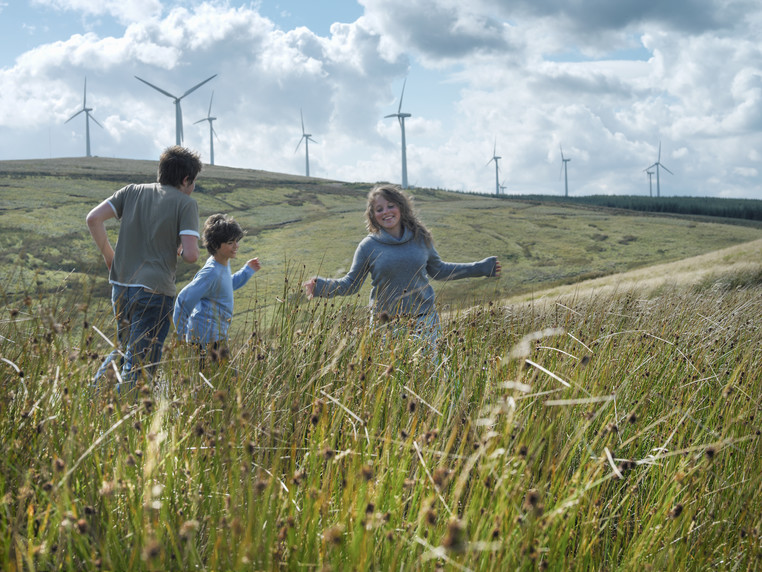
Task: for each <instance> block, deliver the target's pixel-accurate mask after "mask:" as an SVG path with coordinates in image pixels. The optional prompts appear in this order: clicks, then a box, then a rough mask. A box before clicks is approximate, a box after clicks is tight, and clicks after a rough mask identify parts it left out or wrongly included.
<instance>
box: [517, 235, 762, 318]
mask: <svg viewBox="0 0 762 572" xmlns="http://www.w3.org/2000/svg"><path fill="white" fill-rule="evenodd" d="M760 271H762V239H758V240H753V241H751V242H744V243H742V244H737V245H734V246H730V247H728V248H723V249H721V250H716V251H713V252H707V253H706V254H701V255H699V256H693V257H691V258H685V259H683V260H678V261H676V262H668V263H664V264H656V265H654V266H647V267H645V268H638V269H635V270H630V271H627V272H621V273H619V274H612V275H610V276H603V277H601V278H593V279H590V280H584V281H582V282H578V283H576V284H569V285H564V286H558V287H555V288H549V289H547V290H542V291H538V292H534V293H527V294H521V295H518V296H512V297H510V298H507V299H505V300H504V303H505V304H509V305H510V304H521V303H524V302H529V301H532V302H534V303H536V302H538V301H542V300H546V301H550V300H556V299H558V298H562V297H566V296H575V297H579V296H587V295H590V294H593V293H595V294H604V293H610V292H615V291H619V290H630V289H634V288H637V289H639V290H652V289H655V288H658V287H660V286H666V285H677V286H689V285H692V284H698V283H700V282H702V281H703V280H706V279H709V278H711V277H712V276H717V277H718V278H719V277H721V276H723V275H732V274H737V273H743V272H760Z"/></svg>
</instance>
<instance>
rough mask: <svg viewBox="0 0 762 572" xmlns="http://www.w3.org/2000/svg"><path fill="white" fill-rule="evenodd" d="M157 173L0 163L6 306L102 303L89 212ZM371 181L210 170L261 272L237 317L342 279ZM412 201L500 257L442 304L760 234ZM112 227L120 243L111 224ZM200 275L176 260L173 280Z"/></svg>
mask: <svg viewBox="0 0 762 572" xmlns="http://www.w3.org/2000/svg"><path fill="white" fill-rule="evenodd" d="M156 166H157V163H156V162H155V161H130V160H119V159H104V158H97V157H95V158H78V159H50V160H39V161H3V162H0V205H1V206H0V252H1V253H2V254H1V255H0V268H2V270H3V272H2V275H3V277H4V278H3V279H2V282H1V283H0V288H1V289H2V292H3V293H4V294H5V296H6V300H7V301H8V302H9V303H10V302H11V301H13V300H14V299H18V298H19V297H23V296H25V295H28V294H33V295H35V296H51V295H55V296H60V295H61V293H62V292H65V291H71V292H75V293H84V292H93V293H94V294H95V295H96V298H98V299H105V298H106V297H107V295H108V292H109V288H108V284H107V281H106V270H105V267H104V266H103V264H102V262H101V260H100V257H99V255H98V252H97V250H96V248H95V246H94V245H93V244H92V241H91V239H90V237H89V234H88V233H87V230H86V227H85V224H84V217H85V214H86V213H87V212H88V210H89V209H90V208H92V207H93V206H94V205H96V204H97V203H98V202H100V201H101V200H103V199H104V198H106V197H108V196H109V195H110V194H111V193H113V192H114V191H115V190H116V189H118V188H119V187H121V186H122V185H124V184H126V183H130V182H148V181H152V180H154V179H155V171H156ZM369 187H370V184H367V183H341V182H335V181H328V180H322V179H315V178H306V177H302V176H296V175H282V174H276V173H269V172H266V171H256V170H248V169H234V168H228V167H218V166H208V167H206V168H205V169H204V171H203V172H202V174H201V176H200V178H199V182H198V186H197V190H196V192H195V193H194V197H195V198H196V200H197V201H198V203H199V208H200V214H201V217H202V219H203V218H205V217H206V216H208V215H209V214H212V213H214V212H227V213H229V214H232V215H233V216H235V217H236V219H237V220H239V222H240V223H241V224H242V226H243V227H244V228H245V229H247V230H248V236H247V237H246V238H245V239H244V241H243V242H242V245H241V249H240V251H239V259H240V260H239V262H241V263H243V262H244V261H245V260H246V259H248V258H250V257H252V256H258V257H259V258H260V260H261V262H262V265H263V269H262V271H261V272H260V273H259V274H258V275H257V277H256V278H255V280H254V281H253V282H252V283H251V284H250V285H248V286H247V287H246V288H247V289H246V290H244V291H243V292H241V293H240V294H239V297H238V299H239V300H240V301H239V302H238V303H237V312H238V314H242V313H247V312H248V311H250V309H251V308H253V307H258V308H260V309H261V310H264V311H265V313H266V314H268V315H270V314H271V313H272V309H273V308H274V307H275V306H276V305H277V304H278V303H279V302H278V301H277V300H278V299H281V300H282V299H283V296H284V295H285V296H288V295H297V294H298V284H299V283H300V282H301V280H302V278H304V277H306V276H309V275H314V274H321V275H324V276H329V277H336V276H340V275H342V273H343V272H344V271H346V269H348V268H349V265H350V264H351V260H352V255H353V254H354V249H355V247H356V245H357V243H358V242H359V240H360V239H361V238H362V237H363V236H364V235H365V229H364V223H363V217H362V211H363V209H364V203H365V194H366V193H367V191H368V189H369ZM411 193H412V195H413V196H414V198H415V202H416V205H417V207H418V209H419V211H420V213H421V216H422V218H423V220H424V221H425V222H426V224H427V225H428V226H429V227H430V228H431V230H432V232H433V234H434V238H435V242H436V245H437V248H438V250H439V252H440V254H441V255H442V257H443V258H444V259H445V260H448V261H455V262H461V261H471V260H478V259H481V258H483V257H485V256H488V255H496V256H498V257H499V258H500V260H501V261H502V263H503V268H504V272H503V276H502V277H501V278H500V279H499V280H484V279H476V280H466V281H456V282H452V283H446V284H441V283H436V284H435V288H436V289H437V290H438V296H439V300H440V302H441V303H442V305H443V306H444V307H445V308H446V307H447V306H448V305H452V306H460V305H463V304H470V303H472V302H473V301H474V300H482V299H493V300H495V299H502V298H505V297H507V296H512V295H517V294H522V293H527V292H529V293H531V292H535V291H539V290H542V289H544V288H547V287H550V286H557V285H561V284H570V283H575V282H578V281H580V280H583V279H587V278H595V277H600V276H607V275H611V274H615V273H618V272H623V271H626V270H630V269H633V268H642V267H646V266H650V265H653V264H658V263H665V262H669V261H676V260H681V259H684V258H688V257H691V256H696V255H699V254H702V253H705V252H708V251H712V250H717V249H720V248H724V247H727V246H731V245H734V244H738V243H742V242H747V241H751V240H754V239H757V238H759V237H760V235H761V233H760V228H759V226H760V225H759V224H758V223H751V224H752V225H754V224H756V226H738V225H734V224H729V222H732V221H728V220H727V219H723V220H722V223H715V222H706V221H696V220H692V219H690V218H680V217H675V216H661V215H655V214H653V213H642V212H634V211H627V210H622V209H611V208H605V207H591V206H589V205H576V204H562V203H558V202H541V201H537V200H521V199H519V198H510V199H505V198H496V197H491V196H484V195H467V194H460V193H452V192H446V191H440V190H429V189H415V190H413V191H411ZM747 224H748V223H747ZM109 228H110V232H112V237H113V239H114V240H115V236H116V229H117V223H116V222H112V223H110V226H109ZM197 268H198V265H187V264H182V263H181V264H180V265H179V268H178V285H179V286H182V285H184V284H185V283H186V282H187V281H188V280H190V278H191V277H192V276H193V274H194V273H195V271H196V270H197ZM287 279H288V282H286V280H287ZM368 291H369V285H368V284H366V285H365V286H364V288H363V290H362V291H361V293H360V295H359V298H360V300H362V301H363V302H364V301H365V300H367V296H368ZM344 302H345V301H342V303H344ZM349 302H354V300H350V301H349ZM234 326H235V322H234Z"/></svg>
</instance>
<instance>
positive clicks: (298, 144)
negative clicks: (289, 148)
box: [294, 135, 304, 153]
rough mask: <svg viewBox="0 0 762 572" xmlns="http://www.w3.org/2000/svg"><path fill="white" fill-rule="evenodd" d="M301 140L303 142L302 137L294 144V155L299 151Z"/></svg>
mask: <svg viewBox="0 0 762 572" xmlns="http://www.w3.org/2000/svg"><path fill="white" fill-rule="evenodd" d="M303 140H304V135H302V136H301V138H300V139H299V143H297V144H296V149H294V153H296V152H297V151H298V150H299V147H301V145H302V141H303Z"/></svg>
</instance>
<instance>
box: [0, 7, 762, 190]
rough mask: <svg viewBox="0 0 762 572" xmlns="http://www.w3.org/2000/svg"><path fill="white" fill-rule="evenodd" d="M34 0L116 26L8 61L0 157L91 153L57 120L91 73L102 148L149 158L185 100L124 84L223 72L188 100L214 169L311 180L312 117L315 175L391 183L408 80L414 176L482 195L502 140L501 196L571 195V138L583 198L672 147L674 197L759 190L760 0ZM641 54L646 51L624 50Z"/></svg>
mask: <svg viewBox="0 0 762 572" xmlns="http://www.w3.org/2000/svg"><path fill="white" fill-rule="evenodd" d="M36 1H37V3H38V4H40V5H45V6H47V7H49V8H55V9H59V10H68V11H75V12H78V13H79V14H81V15H82V16H83V17H102V18H114V19H116V20H118V21H119V22H123V24H124V25H123V26H122V27H121V30H122V32H121V33H119V34H114V35H112V36H101V35H98V34H97V33H95V32H94V31H90V32H87V31H86V29H83V30H82V33H79V34H74V35H69V36H66V37H62V38H60V39H59V41H56V42H51V43H47V44H42V45H39V46H37V47H36V48H35V49H32V50H29V51H26V52H25V53H20V54H18V57H17V59H16V62H15V65H14V66H13V67H10V68H1V69H0V83H2V85H3V86H4V89H3V90H2V91H0V128H1V129H2V131H0V137H2V138H4V139H5V138H8V139H9V140H10V139H12V140H13V141H14V145H12V146H11V145H7V144H3V145H0V158H2V159H6V158H21V157H20V155H23V156H41V155H43V156H44V155H47V153H41V152H40V150H41V149H43V148H44V149H47V150H48V152H49V153H50V154H53V155H77V154H80V153H81V150H82V149H83V148H84V142H83V137H84V133H83V131H84V129H83V128H82V127H83V126H81V125H80V124H79V123H78V121H79V118H77V119H76V120H74V121H72V122H70V123H68V124H66V126H65V127H64V126H63V122H64V121H65V120H66V119H68V118H69V117H70V116H71V115H72V114H73V113H74V112H76V110H77V109H79V108H80V107H81V102H82V82H83V80H84V78H85V76H86V77H87V78H88V105H90V106H92V107H93V108H94V111H93V113H94V115H95V117H96V118H98V120H99V121H100V122H101V123H102V124H103V125H104V127H105V129H103V130H101V129H98V128H97V127H96V128H93V129H92V130H91V137H92V139H93V141H92V147H93V152H94V153H96V154H101V155H106V156H122V157H128V158H142V159H153V158H155V157H156V156H157V155H158V153H159V151H160V150H161V148H162V147H163V146H165V145H167V144H170V143H173V142H174V107H173V104H172V101H171V100H170V99H169V98H168V97H166V96H164V95H162V94H160V93H157V92H155V91H154V90H152V89H151V88H150V87H148V86H145V85H144V84H141V83H140V82H138V81H137V80H135V78H134V77H133V76H135V75H138V76H140V77H142V78H144V79H146V80H147V81H149V82H151V83H154V84H156V85H158V86H160V87H162V89H165V90H167V91H169V92H170V93H175V94H178V95H179V94H182V93H183V92H184V91H185V90H187V89H188V88H189V87H191V86H192V85H194V84H196V83H198V82H200V81H202V80H203V79H205V78H207V77H209V76H210V75H212V74H218V75H217V77H216V78H215V79H214V80H212V81H211V82H209V84H207V85H205V86H203V87H202V88H200V89H199V90H198V91H196V92H194V93H192V94H190V95H189V96H188V97H187V98H185V99H183V102H182V109H183V115H184V118H185V121H184V126H185V135H186V144H188V145H190V146H193V147H196V148H198V149H200V150H201V151H202V153H204V154H205V153H206V151H207V149H208V146H209V142H208V124H206V123H202V124H200V125H193V122H194V121H196V120H198V119H201V118H203V117H205V116H206V113H207V110H208V104H209V98H210V96H211V93H212V90H214V94H215V95H214V108H213V114H214V115H215V116H216V117H217V118H218V119H217V121H216V122H215V129H216V130H217V132H218V134H219V137H220V140H219V142H217V141H215V155H216V159H217V161H218V163H221V164H227V165H231V166H238V167H252V168H259V169H267V170H273V171H279V170H280V171H286V172H294V173H300V172H302V171H303V168H304V161H303V155H302V151H303V149H300V150H299V153H294V148H295V147H296V144H297V142H298V140H299V136H300V134H301V125H300V116H299V110H300V109H301V110H302V111H303V113H304V118H305V124H306V128H307V130H308V131H309V132H311V133H312V134H313V137H314V138H315V139H316V140H317V141H318V143H317V144H315V145H314V146H310V156H311V159H312V164H313V165H312V169H311V171H312V174H314V175H316V176H321V177H328V178H339V179H344V180H352V181H360V180H365V181H376V180H381V179H388V180H393V181H398V180H399V172H400V164H399V161H400V149H399V145H400V142H399V125H398V123H397V122H396V121H395V120H392V119H383V116H384V115H388V114H389V113H393V112H395V111H396V109H397V105H398V99H397V98H398V97H399V90H400V88H401V84H402V79H403V78H405V77H407V79H408V83H407V88H406V93H405V100H404V108H405V109H404V111H407V112H409V113H411V114H412V117H411V118H410V119H408V120H407V122H406V130H407V140H408V172H409V179H410V182H411V183H414V184H418V185H425V186H433V187H444V188H454V189H463V190H480V191H485V192H491V191H492V190H493V189H494V168H493V167H488V166H486V164H487V161H488V160H489V159H490V157H491V156H492V151H493V145H495V141H497V153H498V155H500V156H501V157H502V159H501V162H500V169H501V180H502V181H503V182H504V183H505V184H506V185H507V187H508V190H509V192H562V184H563V183H562V181H561V180H559V170H560V164H561V163H560V154H559V145H563V147H564V152H565V153H566V154H567V155H568V156H569V157H571V158H572V161H571V162H570V163H569V165H568V167H569V187H570V192H571V193H572V194H589V193H601V192H610V193H646V192H648V181H647V177H646V175H645V173H644V169H645V167H646V166H648V165H650V164H651V163H653V161H654V160H655V159H656V156H657V153H658V146H659V143H660V142H661V144H662V158H663V160H664V163H665V164H666V165H667V166H668V167H669V168H670V170H672V171H673V172H674V173H675V175H674V176H668V177H667V179H666V180H664V181H662V191H664V192H667V193H668V194H669V193H682V194H696V193H702V194H715V193H717V194H718V193H720V192H722V193H725V194H732V195H734V196H758V195H759V194H760V192H762V181H761V180H760V176H759V174H758V167H757V164H758V162H759V157H760V156H762V48H760V46H759V42H758V38H757V34H758V32H757V29H758V24H762V8H761V7H759V6H757V5H756V4H755V3H752V2H746V1H741V0H730V1H725V2H719V0H718V1H716V2H714V1H710V2H705V1H702V2H699V1H698V0H681V1H677V0H676V1H675V2H672V3H670V6H669V7H666V6H662V4H663V3H662V2H657V1H656V0H647V1H645V2H644V1H643V0H638V1H635V0H623V1H622V2H620V3H616V9H614V7H613V6H614V5H612V4H610V3H609V2H608V1H607V0H606V1H604V0H580V1H579V2H576V3H574V4H573V5H572V4H569V3H567V2H563V3H562V2H561V1H560V0H545V1H538V0H531V1H530V0H518V1H517V2H512V3H505V2H503V1H498V0H472V1H471V2H461V1H456V0H436V1H434V0H404V1H403V0H362V2H361V3H362V4H363V6H364V7H365V15H364V16H362V17H361V18H359V19H358V20H356V21H354V22H348V23H347V22H345V23H335V24H333V26H332V27H331V32H330V34H329V35H328V36H319V35H317V34H316V33H315V32H313V31H311V30H309V29H308V28H305V27H300V28H296V29H291V30H283V29H280V28H279V27H278V26H276V25H275V24H274V23H273V22H271V21H270V20H268V19H267V18H265V17H263V16H262V15H261V14H260V13H259V12H258V11H257V9H256V5H243V6H235V5H230V4H229V3H223V2H193V3H190V4H185V3H184V4H182V5H181V4H180V3H176V4H175V3H172V4H171V5H170V4H168V3H161V2H159V1H158V0H156V1H152V0H144V1H137V0H136V1H132V2H130V1H124V2H111V1H107V2H105V3H91V2H89V1H87V2H85V1H84V0H70V1H68V2H66V1H64V0H36ZM572 6H573V7H574V9H572ZM0 9H2V8H1V7H0ZM138 14H139V17H138ZM633 48H637V50H636V53H637V54H638V57H639V59H637V60H627V59H621V58H620V57H619V56H617V55H616V53H619V52H616V53H614V52H613V50H620V49H622V50H632V49H633ZM623 53H624V52H623ZM644 54H645V55H646V57H645V58H643V57H642V56H643V55H644ZM443 98H450V99H446V100H445V101H443ZM11 153H13V155H11ZM718 171H721V172H722V173H723V175H722V177H721V178H720V179H719V180H721V184H720V183H718V182H717V181H718V177H717V176H716V173H717V172H718Z"/></svg>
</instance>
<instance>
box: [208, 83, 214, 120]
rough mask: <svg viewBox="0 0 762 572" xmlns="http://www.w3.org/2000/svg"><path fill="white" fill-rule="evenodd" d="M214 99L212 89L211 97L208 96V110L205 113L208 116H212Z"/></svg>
mask: <svg viewBox="0 0 762 572" xmlns="http://www.w3.org/2000/svg"><path fill="white" fill-rule="evenodd" d="M213 100H214V90H212V97H210V98H209V111H208V112H207V115H208V116H209V117H211V116H212V101H213Z"/></svg>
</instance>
